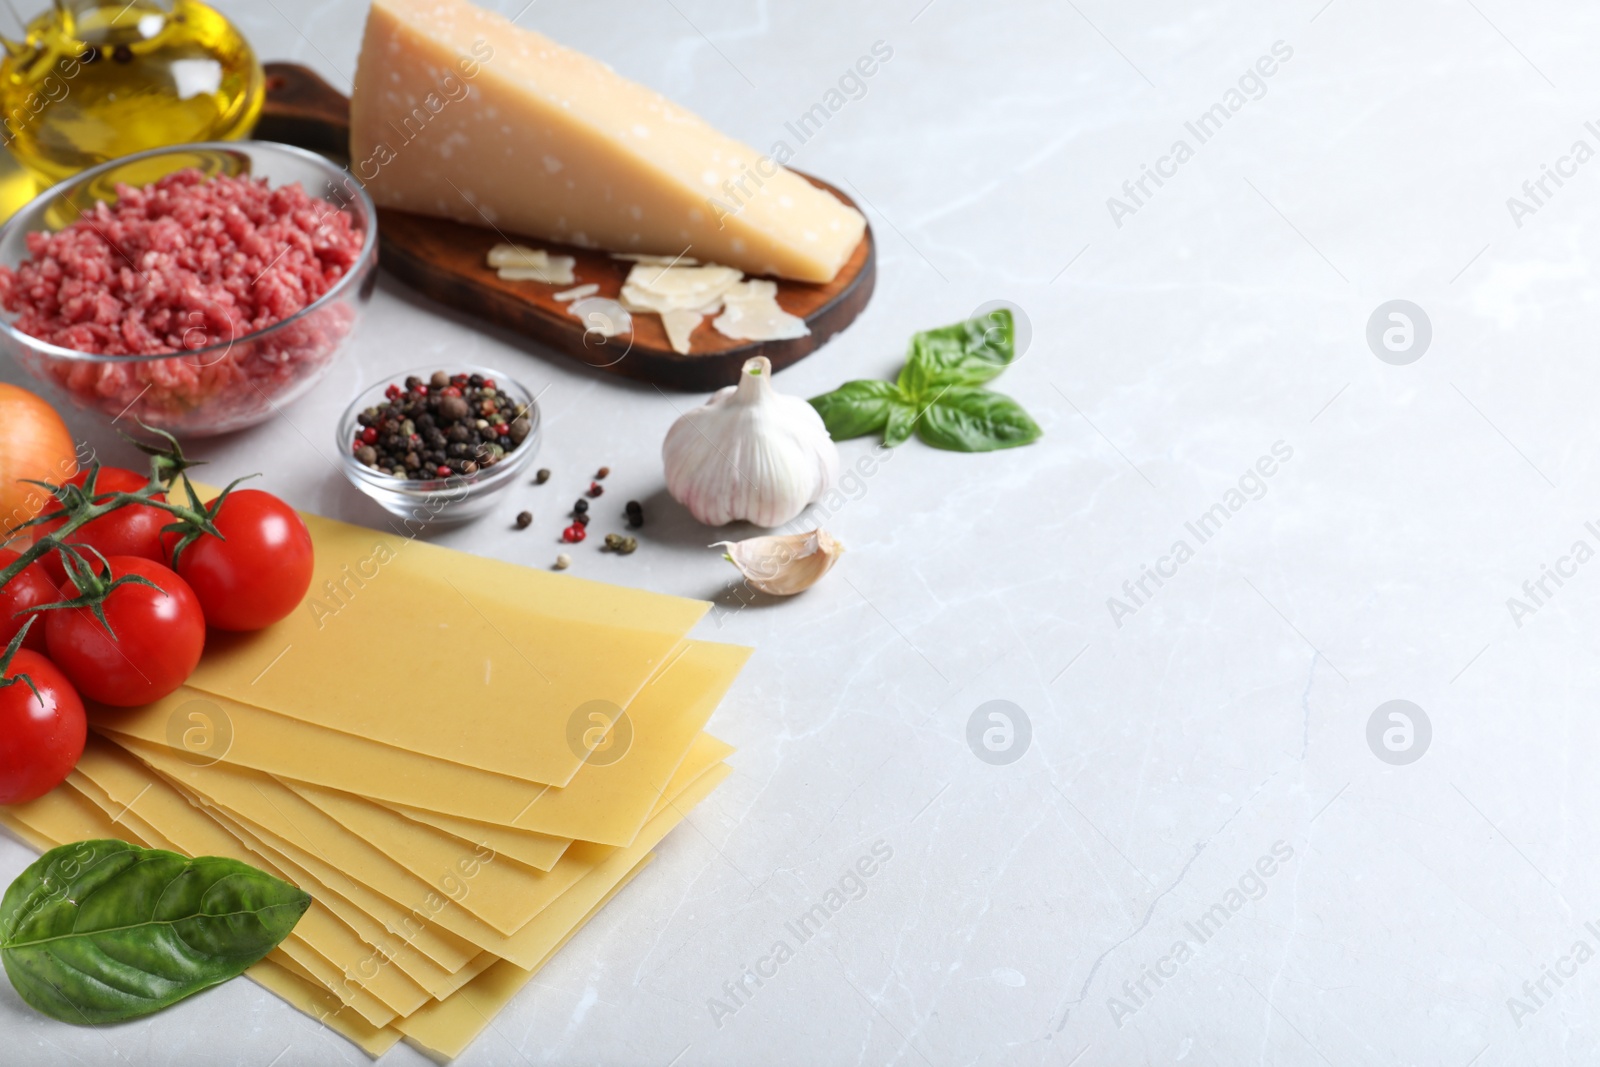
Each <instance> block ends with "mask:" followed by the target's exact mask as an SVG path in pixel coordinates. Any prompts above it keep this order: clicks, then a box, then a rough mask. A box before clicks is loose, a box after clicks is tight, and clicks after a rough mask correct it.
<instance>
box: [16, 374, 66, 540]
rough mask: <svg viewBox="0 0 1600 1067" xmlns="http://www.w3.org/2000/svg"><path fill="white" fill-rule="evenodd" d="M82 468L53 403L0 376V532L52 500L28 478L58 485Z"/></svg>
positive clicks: (18, 522)
mask: <svg viewBox="0 0 1600 1067" xmlns="http://www.w3.org/2000/svg"><path fill="white" fill-rule="evenodd" d="M77 473H78V452H77V449H76V448H75V447H74V446H73V443H72V434H71V433H69V432H67V424H66V423H64V422H62V421H61V416H60V415H57V414H56V411H55V408H52V407H51V406H50V405H49V404H47V403H45V402H44V401H43V400H42V399H40V398H39V397H37V396H35V395H34V394H32V393H30V392H28V391H27V390H26V389H22V388H19V387H17V386H15V385H7V384H5V383H4V382H0V532H3V533H6V534H9V533H11V532H12V531H13V530H15V529H16V528H17V527H18V526H19V525H21V524H22V523H25V522H27V521H28V520H29V519H31V518H33V517H34V516H35V515H37V514H39V512H40V511H42V510H43V509H44V506H45V505H46V504H48V503H49V502H50V494H49V493H47V492H45V491H44V490H43V489H41V488H39V487H38V486H37V485H28V484H26V483H25V481H24V479H33V480H35V481H41V482H49V483H50V484H51V485H60V484H61V483H62V482H65V481H66V480H67V479H68V478H71V477H72V476H73V475H74V474H77Z"/></svg>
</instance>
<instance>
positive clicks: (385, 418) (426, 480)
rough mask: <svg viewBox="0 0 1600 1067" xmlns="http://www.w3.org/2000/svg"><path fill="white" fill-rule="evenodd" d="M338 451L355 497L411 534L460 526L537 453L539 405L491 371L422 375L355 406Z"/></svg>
mask: <svg viewBox="0 0 1600 1067" xmlns="http://www.w3.org/2000/svg"><path fill="white" fill-rule="evenodd" d="M338 444H339V452H340V455H341V456H342V457H343V460H342V466H343V468H344V472H345V475H346V476H347V477H349V479H350V480H351V481H352V482H354V483H355V485H356V488H358V489H360V490H361V491H362V492H363V493H366V494H367V495H368V496H370V497H371V498H372V499H374V500H376V501H377V502H378V503H379V504H381V505H382V506H383V508H384V510H386V511H388V512H389V513H390V514H392V515H397V516H399V517H401V518H402V519H405V520H406V521H407V525H408V526H410V525H412V524H417V525H431V524H443V523H454V522H465V521H466V520H468V519H474V518H477V517H478V516H479V515H482V514H484V513H485V512H487V511H488V510H490V508H491V507H492V506H493V504H494V497H495V495H496V494H497V493H499V491H500V490H502V489H505V488H506V487H507V486H510V485H514V484H516V483H517V482H518V481H519V479H520V476H521V475H522V473H523V472H524V471H525V470H526V468H527V466H528V464H529V462H530V461H531V460H532V459H533V457H534V454H535V453H537V452H538V451H539V405H538V403H537V402H536V401H535V400H534V398H533V395H532V394H531V393H529V392H528V390H526V389H524V388H523V387H522V386H521V385H519V384H518V383H517V382H515V381H513V380H512V379H511V378H510V377H508V376H506V375H504V374H501V373H499V372H498V371H494V370H491V369H489V368H487V367H447V368H444V369H440V370H418V371H413V372H411V373H409V374H405V375H401V376H400V377H398V378H394V379H389V380H386V381H384V382H381V383H380V384H377V385H374V386H372V387H371V388H369V389H367V390H366V391H365V392H363V393H362V394H361V395H360V396H358V397H356V399H355V400H354V402H352V403H351V405H350V406H349V408H347V409H346V410H345V413H344V417H343V418H341V419H340V420H339V429H338Z"/></svg>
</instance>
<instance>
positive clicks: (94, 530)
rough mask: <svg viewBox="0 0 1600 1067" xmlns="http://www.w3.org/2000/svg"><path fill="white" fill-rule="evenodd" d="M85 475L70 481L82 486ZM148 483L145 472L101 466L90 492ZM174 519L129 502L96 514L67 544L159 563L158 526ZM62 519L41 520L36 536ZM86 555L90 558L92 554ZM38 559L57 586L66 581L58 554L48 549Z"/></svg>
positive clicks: (54, 527) (127, 490) (122, 489)
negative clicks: (95, 517)
mask: <svg viewBox="0 0 1600 1067" xmlns="http://www.w3.org/2000/svg"><path fill="white" fill-rule="evenodd" d="M88 476H89V472H88V471H79V472H78V473H77V474H76V475H74V476H73V477H72V479H71V481H72V484H73V485H76V486H78V487H80V488H82V486H83V483H84V479H86V478H87V477H88ZM149 482H150V479H149V478H148V477H146V476H145V475H143V474H137V473H135V472H133V471H130V470H127V469H125V468H123V467H101V468H100V474H99V476H98V477H96V478H95V481H94V492H95V496H97V497H99V496H103V495H105V494H107V493H132V492H134V491H136V490H139V489H143V488H144V487H145V486H146V485H148V484H149ZM157 499H159V500H165V499H166V496H165V495H161V496H158V497H157ZM46 513H47V514H48V513H51V509H47V510H46ZM53 513H54V514H57V515H59V514H61V511H60V509H59V508H56V509H54V512H53ZM174 521H176V520H175V519H174V518H173V517H172V516H171V515H169V514H168V513H167V512H165V511H162V510H161V509H160V508H152V507H149V506H147V505H144V504H129V505H128V506H127V507H124V508H118V509H117V510H116V511H113V512H111V513H110V514H109V515H102V516H100V517H99V518H98V519H95V520H94V521H93V522H91V523H89V524H88V525H86V526H84V527H82V528H81V529H79V530H78V531H77V532H76V533H73V534H70V535H68V537H67V543H68V544H75V545H88V546H89V547H90V548H94V549H97V550H98V551H99V552H100V554H101V555H103V556H138V557H140V558H142V559H149V560H155V561H156V562H157V563H160V562H161V561H162V560H163V559H164V558H165V554H164V553H163V552H162V551H161V527H163V526H166V525H168V524H170V523H172V522H174ZM65 522H66V520H65V519H58V520H56V521H55V522H46V523H41V524H40V525H39V527H38V535H39V536H40V537H43V536H44V535H46V534H51V533H54V532H55V531H57V530H59V529H61V527H62V526H63V525H64V524H65ZM89 558H90V559H91V560H92V559H93V558H94V557H93V556H90V557H89ZM41 562H42V563H43V564H44V569H45V570H46V571H47V572H49V574H50V577H51V579H53V580H54V581H55V583H56V584H57V585H60V584H61V583H62V582H64V581H66V578H67V570H66V568H65V567H63V566H62V565H61V557H60V556H58V555H57V554H56V553H54V552H52V553H50V554H49V555H48V556H45V557H44V559H43V560H42V561H41Z"/></svg>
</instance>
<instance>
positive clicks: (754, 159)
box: [350, 0, 866, 282]
mask: <svg viewBox="0 0 1600 1067" xmlns="http://www.w3.org/2000/svg"><path fill="white" fill-rule="evenodd" d="M350 156H351V164H350V167H351V170H352V171H353V172H354V174H355V176H356V177H357V178H359V179H360V180H361V181H362V182H363V183H365V185H366V188H367V191H368V192H369V193H371V194H372V198H373V199H374V200H375V201H377V203H378V204H379V205H380V206H382V207H391V208H398V209H400V210H402V211H412V212H418V213H420V214H424V215H436V216H441V217H444V218H449V219H455V220H456V221H458V222H463V223H466V224H468V225H471V226H493V227H497V228H499V229H502V230H505V231H507V232H508V233H516V234H528V235H531V236H535V237H540V238H544V239H546V240H550V241H556V242H559V243H562V244H571V245H577V246H579V247H584V248H603V249H606V250H608V251H612V252H628V253H644V254H651V255H660V256H672V255H676V254H678V253H686V254H688V255H690V256H693V257H694V258H696V259H699V260H701V261H703V262H714V263H727V264H729V265H731V266H734V267H738V268H739V269H740V270H742V271H745V272H747V273H750V274H772V275H776V276H778V277H783V278H794V279H798V280H800V281H807V282H827V281H831V280H832V279H833V278H834V276H835V275H837V274H838V273H839V270H840V268H841V267H843V266H844V264H845V263H846V262H847V261H848V260H849V258H850V255H851V253H852V252H853V251H854V250H855V248H856V246H857V245H858V244H860V242H861V237H862V234H863V233H864V232H865V229H866V220H865V219H863V218H862V216H861V214H860V212H858V211H856V210H855V209H854V208H851V207H848V206H846V205H845V204H843V203H841V202H840V201H839V200H838V199H837V198H836V197H834V196H833V195H832V194H830V193H827V192H825V191H823V190H821V189H818V188H817V187H816V186H814V185H812V184H811V183H810V182H808V181H806V180H805V179H804V178H801V177H800V176H798V175H796V174H794V173H793V172H791V171H789V170H787V169H785V168H784V167H783V166H782V164H783V163H784V161H785V160H787V159H788V149H787V148H784V147H782V146H778V147H775V148H774V151H773V154H772V155H763V154H761V153H759V152H757V151H756V150H755V149H753V148H750V147H748V146H746V145H743V144H740V143H739V142H738V141H735V140H733V139H732V138H730V137H727V136H725V135H723V134H721V133H718V132H717V131H716V130H715V129H713V128H712V127H711V126H710V125H709V124H708V123H706V122H705V121H704V120H703V119H701V118H699V117H697V116H695V115H693V114H691V113H689V112H688V111H685V110H684V109H683V108H681V107H678V106H677V105H676V104H673V103H672V102H671V101H670V100H667V99H666V98H665V97H663V96H661V95H660V94H659V93H656V92H654V91H653V90H650V89H647V88H645V87H644V86H642V85H638V84H636V83H634V82H631V81H628V80H627V79H625V78H623V77H621V76H620V75H618V74H617V73H616V72H615V71H613V70H611V68H609V67H607V66H606V65H605V64H604V63H601V62H600V61H598V60H595V59H591V58H590V57H588V56H585V55H582V54H580V53H578V52H574V51H572V50H570V49H567V48H563V47H561V46H560V45H558V44H556V43H555V42H554V41H551V40H549V39H547V38H545V37H542V36H540V35H539V34H537V33H534V32H532V31H531V30H526V29H523V28H522V27H520V26H517V25H515V24H513V23H512V22H511V21H510V20H509V19H507V18H506V17H504V16H503V15H499V14H496V13H494V12H490V11H485V10H483V9H481V8H478V7H475V6H473V5H472V4H470V3H467V2H466V0H374V2H373V5H372V9H371V11H370V13H369V14H368V16H367V25H366V32H365V35H364V36H363V38H362V43H361V53H360V58H359V60H358V63H357V67H356V77H355V88H354V90H353V92H352V93H351V99H350Z"/></svg>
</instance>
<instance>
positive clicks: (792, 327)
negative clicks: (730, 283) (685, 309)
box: [711, 278, 811, 341]
mask: <svg viewBox="0 0 1600 1067" xmlns="http://www.w3.org/2000/svg"><path fill="white" fill-rule="evenodd" d="M777 297H778V285H777V283H776V282H771V281H767V280H766V279H763V278H753V279H751V280H750V281H747V282H741V283H740V284H738V285H736V286H734V287H733V288H731V289H729V290H728V291H727V292H725V293H723V294H722V299H723V303H724V305H725V307H724V308H723V312H722V314H721V315H718V316H717V317H716V318H715V319H713V320H712V323H711V325H712V326H713V327H715V328H716V330H717V332H718V333H720V334H722V335H723V336H724V337H730V338H732V339H733V340H735V341H792V340H794V339H795V338H797V337H805V336H806V335H808V334H809V333H810V332H811V330H810V328H809V327H808V326H806V320H804V319H802V318H799V317H797V316H795V315H791V314H789V313H788V312H787V311H785V310H783V309H782V308H781V307H779V306H778V299H777Z"/></svg>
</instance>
